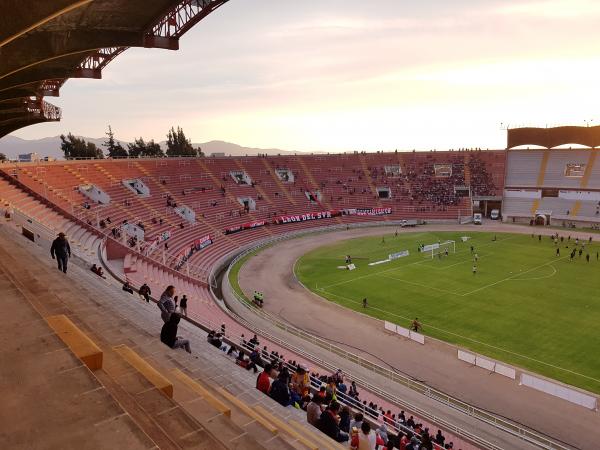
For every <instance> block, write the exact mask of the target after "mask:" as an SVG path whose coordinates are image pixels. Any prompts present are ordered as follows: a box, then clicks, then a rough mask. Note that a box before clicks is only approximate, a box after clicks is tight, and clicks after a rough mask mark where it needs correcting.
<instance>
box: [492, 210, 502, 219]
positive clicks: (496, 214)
mask: <svg viewBox="0 0 600 450" xmlns="http://www.w3.org/2000/svg"><path fill="white" fill-rule="evenodd" d="M499 218H500V210H499V209H492V211H491V212H490V219H492V220H498V219H499Z"/></svg>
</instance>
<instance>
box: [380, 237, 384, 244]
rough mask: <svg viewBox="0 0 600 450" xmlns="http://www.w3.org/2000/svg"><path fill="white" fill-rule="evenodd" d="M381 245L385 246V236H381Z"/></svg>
mask: <svg viewBox="0 0 600 450" xmlns="http://www.w3.org/2000/svg"><path fill="white" fill-rule="evenodd" d="M381 243H382V244H385V236H381Z"/></svg>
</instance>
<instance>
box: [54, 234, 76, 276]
mask: <svg viewBox="0 0 600 450" xmlns="http://www.w3.org/2000/svg"><path fill="white" fill-rule="evenodd" d="M50 256H52V259H54V258H55V257H56V261H57V262H58V270H62V271H63V272H64V273H67V262H68V260H69V258H70V257H71V246H70V245H69V241H67V238H66V237H65V233H58V237H57V238H56V239H54V241H53V242H52V247H50Z"/></svg>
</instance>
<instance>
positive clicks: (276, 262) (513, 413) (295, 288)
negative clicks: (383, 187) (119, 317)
mask: <svg viewBox="0 0 600 450" xmlns="http://www.w3.org/2000/svg"><path fill="white" fill-rule="evenodd" d="M394 230H396V228H395V227H393V228H369V229H355V230H350V231H341V232H336V233H324V234H317V235H311V236H307V237H303V238H299V239H292V240H289V241H284V242H282V243H280V244H277V245H275V246H274V247H271V248H268V249H266V250H265V251H263V252H261V253H259V254H258V255H256V256H254V257H252V258H251V259H250V260H249V261H248V262H247V263H246V264H245V265H244V266H243V267H242V269H241V270H240V274H239V283H240V286H241V288H242V289H243V290H244V292H245V293H246V294H247V295H248V294H251V293H252V292H253V291H254V290H258V291H260V292H263V293H264V294H265V299H266V301H265V310H266V311H268V312H269V313H271V314H273V315H276V316H279V317H280V318H281V319H283V320H285V321H287V322H289V323H291V324H293V325H295V326H297V327H299V328H302V329H304V330H306V331H309V332H311V333H313V334H315V335H317V336H320V337H322V338H325V339H328V340H330V341H331V342H335V343H338V344H340V345H342V346H343V347H345V348H347V349H348V350H350V351H353V352H355V353H357V354H360V355H361V356H363V357H365V358H367V359H370V360H372V361H374V362H377V363H379V364H381V365H385V366H388V367H392V368H394V369H396V370H398V371H400V372H402V373H405V374H407V375H409V376H411V377H413V378H415V379H417V380H420V381H422V382H424V383H426V384H428V385H430V386H432V387H435V388H437V389H439V390H442V391H444V392H446V393H448V394H450V395H452V396H455V397H457V398H460V399H462V400H463V401H465V402H468V403H470V404H472V405H475V406H477V407H479V408H482V409H485V410H488V411H490V412H493V413H494V414H497V415H499V416H503V417H507V418H509V419H511V420H513V421H515V422H519V423H522V424H523V425H525V426H527V427H529V428H532V429H534V430H537V431H539V432H541V433H543V434H545V435H548V436H551V437H552V438H554V439H557V440H560V441H562V442H565V443H568V444H570V445H572V446H576V447H578V448H582V449H595V448H600V444H599V443H598V441H600V432H599V431H598V430H599V429H600V428H599V425H600V414H598V412H594V411H590V410H587V409H585V408H583V407H579V406H576V405H574V404H572V403H569V402H566V401H564V400H560V399H558V398H554V397H552V396H550V395H547V394H543V393H541V392H537V391H535V390H532V389H530V388H526V387H523V386H519V384H518V382H516V381H514V380H511V379H508V378H506V377H503V376H500V375H497V374H490V373H489V372H488V371H486V370H483V369H481V368H477V367H473V366H471V365H469V364H467V363H464V362H461V361H459V360H458V359H457V355H456V347H454V346H452V345H450V344H446V343H444V342H440V341H436V340H432V339H428V340H427V343H426V345H425V346H421V345H419V344H417V343H414V342H411V341H408V340H406V339H403V338H401V337H399V336H395V335H392V334H390V333H388V332H386V331H385V330H384V328H383V323H382V322H381V321H380V320H377V319H373V318H370V317H368V316H365V315H363V314H360V313H357V312H354V311H351V310H349V309H346V308H344V307H341V306H339V305H337V304H335V303H332V302H329V301H327V300H325V299H323V298H321V297H319V296H318V295H316V294H314V293H312V292H309V291H308V290H306V289H305V288H304V287H303V286H302V285H301V284H300V283H299V282H298V281H297V279H296V277H295V276H294V272H293V267H294V264H295V262H296V261H297V259H298V258H299V257H301V256H302V255H304V254H305V253H307V252H309V251H311V250H313V249H315V248H317V247H321V246H323V245H326V244H331V243H333V242H336V241H340V240H346V239H350V238H356V237H361V236H372V235H381V234H384V233H393V232H394ZM459 230H465V231H471V232H473V231H497V232H513V233H527V234H528V233H531V232H532V228H530V227H527V226H515V225H508V224H502V223H494V222H491V223H487V224H485V225H484V226H474V225H466V226H458V225H454V226H453V225H428V226H425V227H419V228H417V229H405V230H403V229H399V231H400V232H414V231H459ZM555 232H556V230H555V229H541V228H535V233H536V234H538V233H541V234H553V233H555ZM563 234H565V235H566V234H567V231H566V230H565V231H564V232H563ZM568 234H570V235H571V236H572V237H576V236H578V237H580V238H581V239H587V238H588V237H589V235H590V234H589V233H585V232H577V231H576V230H568ZM594 236H598V238H600V236H599V235H594Z"/></svg>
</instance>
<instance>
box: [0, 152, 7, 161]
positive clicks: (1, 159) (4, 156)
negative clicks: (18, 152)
mask: <svg viewBox="0 0 600 450" xmlns="http://www.w3.org/2000/svg"><path fill="white" fill-rule="evenodd" d="M0 161H6V155H5V154H4V153H0Z"/></svg>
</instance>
